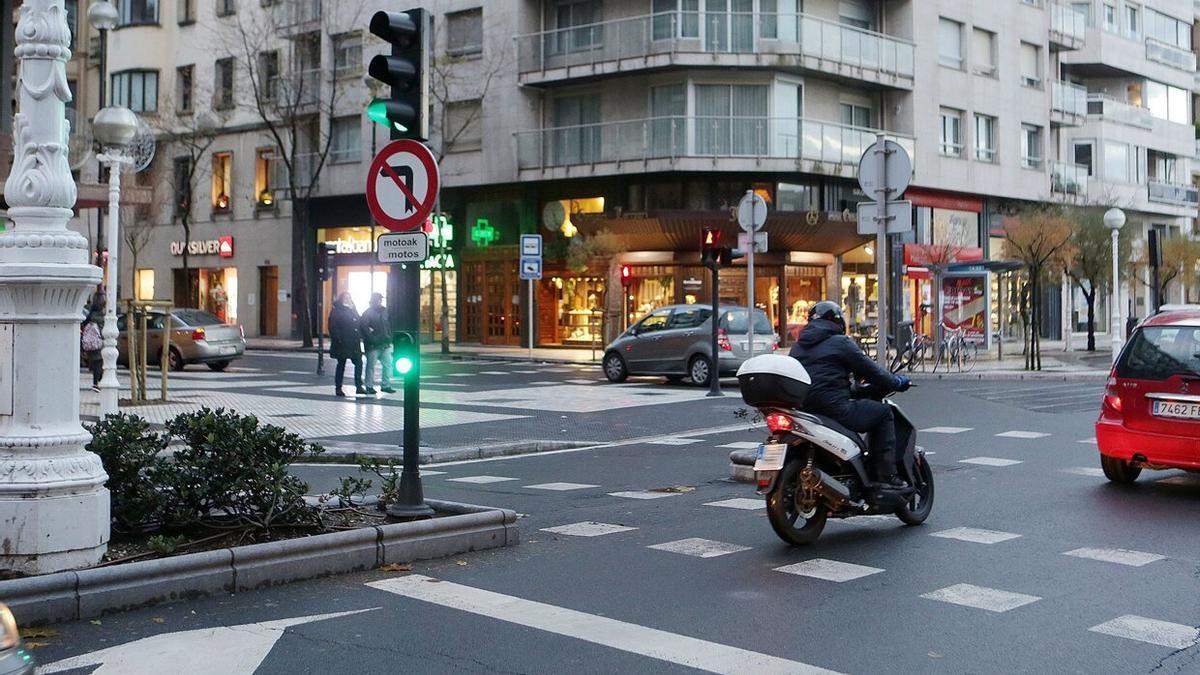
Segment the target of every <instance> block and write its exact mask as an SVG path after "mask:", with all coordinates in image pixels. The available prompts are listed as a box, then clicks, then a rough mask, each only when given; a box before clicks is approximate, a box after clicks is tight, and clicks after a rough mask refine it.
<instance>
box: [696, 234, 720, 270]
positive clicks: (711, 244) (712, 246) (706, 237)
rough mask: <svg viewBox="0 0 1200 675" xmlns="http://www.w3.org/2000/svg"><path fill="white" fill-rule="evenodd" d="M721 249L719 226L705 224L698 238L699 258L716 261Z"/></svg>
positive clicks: (704, 260)
mask: <svg viewBox="0 0 1200 675" xmlns="http://www.w3.org/2000/svg"><path fill="white" fill-rule="evenodd" d="M720 251H721V228H719V227H713V226H711V225H709V226H705V228H704V232H703V234H702V235H701V238H700V260H701V261H702V262H717V259H718V257H719V255H720Z"/></svg>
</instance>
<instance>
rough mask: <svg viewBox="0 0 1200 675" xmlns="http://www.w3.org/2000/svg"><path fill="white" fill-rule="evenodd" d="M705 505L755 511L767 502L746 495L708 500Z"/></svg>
mask: <svg viewBox="0 0 1200 675" xmlns="http://www.w3.org/2000/svg"><path fill="white" fill-rule="evenodd" d="M705 506H720V507H723V508H726V509H741V510H743V511H757V510H758V509H763V508H766V506H767V504H766V502H764V501H763V500H761V499H749V498H746V497H735V498H733V499H722V500H721V501H719V502H708V503H707V504H705Z"/></svg>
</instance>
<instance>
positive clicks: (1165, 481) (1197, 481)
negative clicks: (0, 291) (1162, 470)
mask: <svg viewBox="0 0 1200 675" xmlns="http://www.w3.org/2000/svg"><path fill="white" fill-rule="evenodd" d="M1154 482H1155V483H1161V484H1162V485H1188V486H1191V485H1200V477H1198V476H1193V475H1191V474H1186V473H1185V474H1181V475H1178V476H1171V477H1170V478H1161V479H1159V480H1156V481H1154Z"/></svg>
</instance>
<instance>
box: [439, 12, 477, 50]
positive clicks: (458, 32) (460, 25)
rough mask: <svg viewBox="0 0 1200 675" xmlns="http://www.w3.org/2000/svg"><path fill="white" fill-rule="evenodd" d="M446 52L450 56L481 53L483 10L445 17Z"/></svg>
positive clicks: (457, 13)
mask: <svg viewBox="0 0 1200 675" xmlns="http://www.w3.org/2000/svg"><path fill="white" fill-rule="evenodd" d="M446 52H447V53H449V54H450V55H451V56H468V55H471V54H482V53H483V8H482V7H476V8H475V9H468V10H466V11H463V12H453V13H450V14H447V15H446Z"/></svg>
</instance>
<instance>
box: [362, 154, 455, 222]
mask: <svg viewBox="0 0 1200 675" xmlns="http://www.w3.org/2000/svg"><path fill="white" fill-rule="evenodd" d="M438 183H439V174H438V166H437V160H436V159H434V157H433V153H431V152H430V151H429V148H427V147H425V146H424V145H423V144H421V143H418V142H417V141H412V140H407V139H406V140H400V141H393V142H392V143H388V144H387V145H386V146H384V148H383V150H381V151H379V154H378V155H375V159H374V160H372V162H371V168H370V169H369V171H368V173H367V206H368V207H369V208H370V209H371V215H372V216H374V217H375V222H377V223H379V224H380V225H382V226H383V227H385V228H387V229H389V230H391V231H393V232H404V231H407V230H415V229H417V228H419V227H420V226H421V224H422V223H424V222H425V218H426V217H428V216H429V214H430V212H431V211H433V205H434V202H436V201H437V195H438V187H439V185H438Z"/></svg>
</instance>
